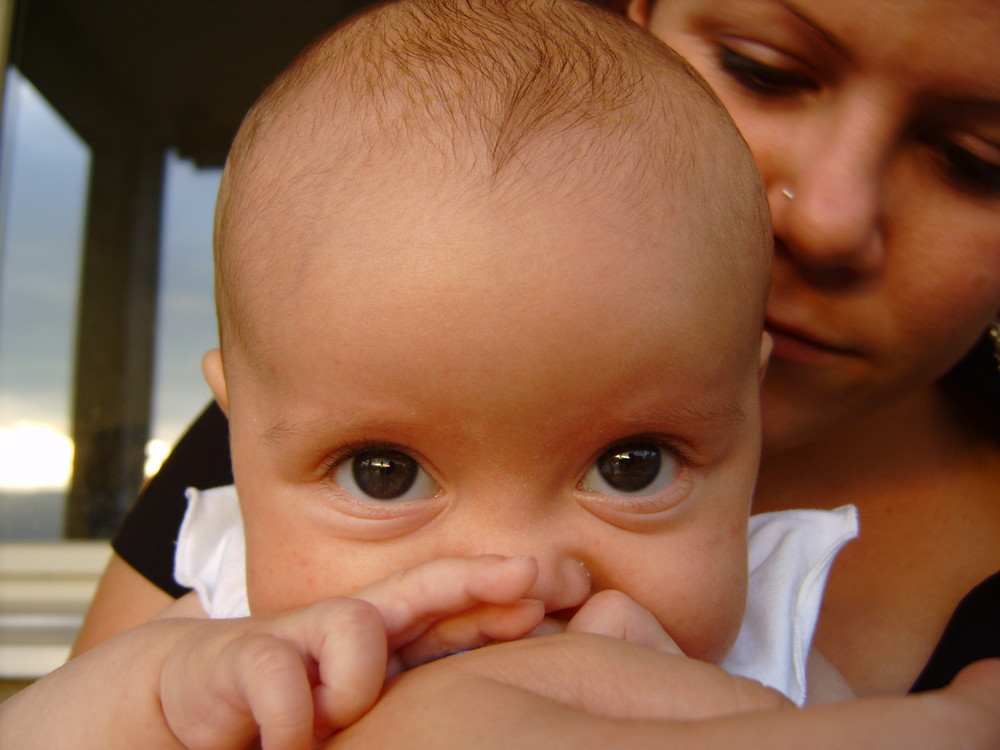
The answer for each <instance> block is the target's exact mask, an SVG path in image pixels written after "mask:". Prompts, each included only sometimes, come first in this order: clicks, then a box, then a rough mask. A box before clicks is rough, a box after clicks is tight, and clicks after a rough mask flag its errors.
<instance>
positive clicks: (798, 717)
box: [328, 636, 1000, 750]
mask: <svg viewBox="0 0 1000 750" xmlns="http://www.w3.org/2000/svg"><path fill="white" fill-rule="evenodd" d="M678 658H682V657H671V656H670V655H660V654H655V653H651V652H650V651H649V650H648V649H639V648H637V647H634V646H632V645H630V644H627V643H624V642H621V641H614V640H611V639H602V638H599V637H594V636H570V637H566V636H554V637H551V638H546V639H536V641H535V642H532V641H520V642H516V643H512V644H503V645H500V646H491V647H489V648H486V649H479V650H478V651H475V652H471V653H468V654H462V655H459V656H456V657H450V658H447V659H442V660H439V661H437V662H433V663H432V664H429V665H426V666H424V667H420V668H418V669H416V670H412V671H410V672H407V673H405V674H403V675H401V676H400V677H399V678H397V679H396V680H395V681H394V682H393V683H391V685H390V687H389V689H388V690H387V691H386V693H385V695H384V696H383V698H382V699H381V701H380V702H379V703H378V704H376V706H375V708H374V709H372V711H370V712H369V713H368V714H367V715H366V716H365V717H364V718H363V719H362V720H361V721H359V722H358V723H357V724H355V725H354V726H352V727H351V728H350V729H348V730H345V731H344V732H341V733H340V734H339V735H337V736H336V737H335V738H334V739H333V741H332V742H331V743H329V744H328V747H329V748H337V749H340V748H351V747H381V746H391V745H393V744H394V743H395V742H398V740H399V738H400V736H404V737H405V738H406V744H407V746H408V747H419V748H423V747H435V748H447V747H456V748H459V747H461V748H465V747H469V746H475V747H477V748H486V749H487V750H488V749H489V748H492V747H496V748H498V750H499V748H509V747H518V748H533V747H538V748H545V750H553V749H556V750H557V749H558V748H563V747H565V748H566V749H567V750H576V748H590V747H593V748H606V747H616V748H656V750H661V749H666V750H670V749H671V748H689V749H690V748H698V750H712V749H713V748H719V749H720V750H722V749H723V748H725V749H726V750H728V749H729V748H732V747H740V748H747V749H749V750H754V749H755V748H761V749H763V748H772V749H773V748H789V750H792V749H794V750H799V748H802V747H809V748H811V750H825V749H826V748H829V749H830V750H834V748H836V749H838V750H839V749H840V748H845V747H849V748H852V750H867V749H869V748H870V749H871V750H876V749H877V750H883V749H884V748H886V747H905V748H908V750H921V749H923V748H926V750H951V749H952V748H954V750H995V749H996V748H997V747H1000V714H998V712H997V711H996V706H997V705H998V704H1000V662H998V661H993V662H980V663H979V664H976V665H974V666H972V667H970V668H968V669H967V670H966V671H965V672H963V673H962V675H960V676H959V678H957V679H956V681H955V682H954V683H953V684H952V686H950V687H949V688H947V689H945V690H943V691H937V692H930V693H925V694H922V695H918V696H899V697H884V698H866V699H861V700H852V701H845V702H841V703H834V704H827V705H822V706H816V707H810V708H805V709H795V708H789V707H788V705H789V704H788V703H787V702H783V701H780V700H776V699H775V697H774V695H773V691H766V690H765V689H764V688H762V687H761V686H759V685H756V684H755V683H752V682H751V681H748V680H742V679H740V678H733V677H731V676H729V675H726V674H725V673H724V672H722V670H719V669H717V668H715V667H712V666H710V665H707V664H704V663H702V662H697V661H694V660H685V661H677V659H678ZM691 719H697V720H694V721H692V720H691Z"/></svg>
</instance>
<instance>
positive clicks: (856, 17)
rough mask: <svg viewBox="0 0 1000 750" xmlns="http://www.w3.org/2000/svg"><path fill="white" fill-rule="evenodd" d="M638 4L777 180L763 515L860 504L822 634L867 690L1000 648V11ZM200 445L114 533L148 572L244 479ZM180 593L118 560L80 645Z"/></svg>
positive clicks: (913, 681) (208, 430)
mask: <svg viewBox="0 0 1000 750" xmlns="http://www.w3.org/2000/svg"><path fill="white" fill-rule="evenodd" d="M625 11H626V12H627V13H628V15H629V16H630V17H631V18H632V19H633V20H635V21H636V22H638V23H640V24H645V25H647V26H648V27H649V29H650V30H651V31H652V32H653V33H655V34H657V35H659V36H660V37H662V38H663V39H664V40H665V41H667V42H668V43H670V44H671V45H672V46H674V47H675V48H676V49H677V50H678V51H680V52H681V53H682V54H684V55H685V56H686V57H687V58H688V59H689V60H690V61H691V62H692V64H694V66H695V67H696V68H697V69H698V70H699V71H700V72H701V73H702V74H703V75H704V76H705V77H706V78H707V79H708V81H709V82H710V83H711V84H712V86H713V87H714V88H715V90H716V91H717V93H718V94H719V96H720V97H721V98H722V100H723V102H724V103H725V104H726V105H727V107H728V108H729V109H730V111H731V113H732V114H733V117H734V119H735V120H736V123H737V124H738V125H739V126H740V128H741V130H742V132H743V133H744V135H745V137H746V139H747V141H748V142H749V144H750V146H751V148H752V149H753V151H754V154H755V156H756V158H757V161H758V165H759V167H760V170H761V172H762V174H763V176H764V179H765V183H766V186H767V189H768V194H769V199H770V202H771V208H772V212H773V217H774V229H775V239H776V259H775V269H774V276H773V285H772V295H771V299H770V302H769V306H768V324H769V330H770V332H771V334H772V336H773V337H774V341H775V347H774V355H773V358H772V362H771V365H770V369H769V372H768V375H767V378H766V380H765V384H764V406H765V422H766V424H765V433H766V434H765V457H764V463H763V467H762V471H761V477H760V485H759V494H758V499H757V501H756V504H755V511H757V512H762V511H768V510H776V509H781V508H788V507H819V508H831V507H835V506H839V505H843V504H844V503H854V504H855V505H857V506H858V508H859V510H860V518H861V530H862V531H861V535H860V538H859V539H858V540H857V541H856V542H854V543H853V544H852V545H850V546H848V548H847V549H846V550H845V551H844V552H843V553H842V555H841V557H840V558H839V559H838V561H837V563H836V565H835V567H834V570H833V574H832V576H831V579H830V582H829V585H828V588H827V594H826V598H825V604H824V609H823V613H822V615H821V619H820V624H819V629H818V632H817V640H816V642H817V645H818V647H819V648H820V650H821V651H823V652H824V653H825V654H826V655H827V656H828V657H829V659H830V660H831V661H832V662H833V664H834V665H835V666H836V667H837V668H839V670H840V671H841V672H842V673H843V674H844V675H845V676H846V677H847V679H848V680H849V682H850V683H851V684H852V685H853V687H854V688H855V690H857V691H858V692H859V693H860V694H892V693H903V692H906V691H907V690H909V689H911V688H918V689H923V688H929V687H934V686H937V685H941V684H945V683H947V682H949V681H950V679H951V677H952V676H953V675H954V674H955V672H956V671H957V669H958V668H960V667H961V666H963V665H964V664H966V663H968V662H970V661H972V660H975V659H976V658H979V657H982V656H986V655H990V654H993V655H1000V647H998V643H997V637H998V636H997V633H998V632H1000V628H998V627H997V625H996V623H997V621H998V620H997V611H998V607H1000V591H998V589H1000V580H998V578H997V571H998V570H1000V490H998V487H1000V429H998V423H1000V419H998V414H1000V410H998V404H997V401H996V397H997V392H998V390H1000V373H998V372H997V370H996V366H997V362H996V361H993V359H992V355H991V351H990V349H989V344H988V343H983V344H982V345H981V346H983V347H986V348H985V349H977V350H976V351H975V352H973V353H971V354H970V353H969V352H970V350H971V349H972V348H973V347H974V346H975V345H976V343H977V341H983V342H988V341H989V339H988V336H987V331H988V329H989V327H990V325H991V323H992V324H993V325H996V318H997V314H998V310H1000V57H998V56H997V55H996V43H995V40H996V39H997V38H1000V5H998V4H997V3H995V2H993V0H905V1H904V2H897V3H872V2H870V1H869V0H837V2H832V1H831V0H661V1H660V2H659V3H658V4H655V5H652V4H650V3H648V2H647V0H632V2H630V3H629V4H628V6H627V8H625ZM998 346H1000V345H998ZM998 356H1000V355H998ZM963 357H966V358H967V359H968V358H978V359H976V360H975V362H974V363H972V364H971V365H970V364H969V363H968V362H967V363H966V365H965V366H971V367H972V368H973V370H974V371H975V372H976V373H977V376H976V377H978V378H981V379H982V380H983V384H984V385H985V389H984V392H983V393H979V392H978V391H976V386H974V385H973V381H972V380H971V379H969V378H968V377H967V376H966V375H965V374H964V373H963V372H960V371H957V370H955V367H956V363H958V362H959V361H960V360H962V359H963ZM990 368H992V369H990ZM990 398H992V399H994V400H993V401H992V403H991V402H990V400H989V399H990ZM216 418H217V417H216ZM214 428H215V432H214V433H213V422H212V421H211V418H209V422H208V423H207V426H206V425H204V424H203V425H201V426H200V427H197V428H196V431H197V433H196V434H201V435H207V436H208V439H209V443H210V445H211V447H212V450H213V451H215V452H216V453H217V454H218V457H217V459H213V461H216V460H217V461H218V462H221V461H223V458H224V451H225V445H224V440H223V438H222V434H223V432H224V430H223V429H222V428H221V424H220V423H218V422H216V423H214ZM213 434H214V437H213ZM185 450H187V449H186V448H185V443H182V447H181V448H180V449H179V451H178V454H177V456H176V457H175V459H174V462H173V463H172V464H171V466H170V467H169V468H168V469H167V470H166V471H167V472H168V473H167V474H166V475H165V477H164V478H162V479H160V480H159V481H158V482H154V484H153V485H151V487H150V488H149V489H148V490H147V493H146V495H145V497H144V498H143V500H141V501H140V503H139V509H138V510H137V511H136V514H135V515H134V516H133V529H132V530H129V528H128V527H126V531H125V532H123V536H122V537H121V538H120V539H119V541H118V543H117V549H118V550H119V551H120V552H121V553H122V554H124V555H125V556H127V557H128V559H130V560H132V561H133V562H134V563H135V564H136V565H141V566H142V567H143V569H145V570H148V569H149V566H148V561H143V560H141V559H140V558H141V557H147V556H149V555H148V554H146V553H147V552H148V551H149V550H150V549H151V548H150V542H149V538H148V536H147V535H148V534H149V533H150V532H149V531H148V530H146V529H145V528H143V522H142V518H143V516H144V515H146V516H147V517H149V516H150V515H151V517H152V518H153V519H154V520H153V524H152V525H153V526H157V525H160V529H159V531H158V532H157V533H158V534H159V535H160V536H161V537H164V540H165V544H163V545H161V549H162V550H163V551H162V552H161V553H160V554H159V558H157V554H156V553H155V552H154V553H153V554H152V557H154V558H157V559H158V563H159V565H160V566H161V568H162V569H164V570H168V569H169V567H168V566H169V565H170V562H171V561H170V548H171V542H172V537H170V536H166V535H172V534H173V533H175V530H176V524H175V522H174V521H173V520H171V521H170V522H169V523H167V522H166V521H165V520H164V519H163V518H162V517H161V516H159V515H158V514H159V513H160V508H161V507H162V506H163V505H164V503H168V504H169V503H173V504H174V507H175V508H180V503H181V502H182V501H181V499H180V498H181V493H180V492H179V487H176V488H172V489H171V492H172V499H168V500H165V499H164V497H163V496H161V495H158V494H156V493H157V492H158V491H159V489H160V487H161V486H162V485H165V484H169V483H170V482H172V481H175V480H176V481H177V482H178V483H179V484H180V485H183V484H193V485H196V486H198V485H199V484H209V483H210V484H216V483H221V482H225V481H226V479H227V478H228V477H227V476H226V475H225V471H226V469H225V466H224V463H213V464H212V471H216V470H221V471H222V475H220V476H212V477H209V478H208V479H209V481H208V482H202V483H199V482H198V477H197V475H196V473H194V472H196V471H197V469H195V468H194V466H195V464H197V463H199V461H204V460H205V459H203V458H202V459H199V457H198V455H197V454H198V453H199V452H200V450H201V449H199V448H196V449H194V450H193V452H194V453H195V454H196V455H195V457H194V459H193V460H192V461H187V460H186V459H185V458H184V451H185ZM203 465H204V464H203ZM178 477H179V479H178ZM150 508H152V511H150ZM177 512H179V511H177ZM165 527H169V528H165ZM136 529H139V530H136ZM136 544H138V545H141V547H142V549H143V551H144V554H143V555H139V556H136V555H135V554H134V552H133V550H134V547H135V546H136ZM163 585H165V586H168V585H169V583H167V582H164V583H163ZM977 587H978V588H977ZM171 593H175V592H171ZM169 598H170V597H169V595H168V594H167V593H165V592H164V591H162V590H160V589H157V588H155V587H154V586H152V585H151V584H149V583H148V582H147V581H146V580H145V579H144V578H142V576H141V575H140V574H139V573H137V572H136V570H135V569H133V568H132V567H131V566H130V565H129V564H128V563H126V562H125V561H124V559H122V558H120V557H119V558H115V559H114V560H113V561H112V563H111V566H110V567H109V570H108V572H107V573H106V575H105V578H104V580H103V582H102V585H101V588H100V590H99V593H98V595H97V598H96V600H95V603H94V606H93V608H92V610H91V612H90V614H89V615H88V620H87V623H86V625H85V627H84V629H83V631H82V633H81V636H80V640H79V642H78V644H77V650H78V651H79V650H82V649H85V648H87V647H89V646H90V645H92V644H94V643H96V642H97V641H100V640H103V639H104V638H106V637H107V636H108V635H110V634H111V633H113V632H116V631H118V630H120V629H122V628H124V627H127V626H129V625H131V624H133V623H135V622H139V621H143V620H146V619H148V618H149V617H150V616H151V615H152V614H154V613H155V612H156V611H158V610H159V609H161V608H162V606H163V605H164V604H165V603H167V602H168V601H169ZM963 600H965V604H964V605H962V606H961V607H960V606H959V604H960V602H963ZM966 610H971V612H968V611H966ZM953 615H956V618H957V619H956V621H955V622H953V624H952V626H951V627H950V628H949V631H950V632H949V633H945V630H946V626H948V623H949V620H951V619H952V616H953ZM951 631H953V632H951ZM969 646H971V647H972V648H971V649H968V650H967V647H969ZM936 650H937V653H935V651H936Z"/></svg>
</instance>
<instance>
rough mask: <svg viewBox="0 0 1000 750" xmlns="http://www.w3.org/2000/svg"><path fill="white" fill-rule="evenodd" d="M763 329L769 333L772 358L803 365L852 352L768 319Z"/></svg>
mask: <svg viewBox="0 0 1000 750" xmlns="http://www.w3.org/2000/svg"><path fill="white" fill-rule="evenodd" d="M765 330H766V331H767V332H768V333H769V334H771V339H772V341H773V342H774V348H773V349H772V350H771V358H772V359H781V360H785V361H788V362H796V363H799V364H805V365H823V364H829V363H831V362H832V361H834V360H836V359H839V358H841V357H845V356H849V355H852V354H854V352H853V351H852V350H850V349H846V348H844V347H841V346H836V345H834V344H831V343H829V342H827V341H824V340H823V339H821V338H818V337H816V336H813V335H811V334H809V333H806V332H804V331H801V330H799V329H796V328H793V327H791V326H785V325H781V324H779V323H775V322H774V321H772V320H770V319H768V320H767V322H766V324H765Z"/></svg>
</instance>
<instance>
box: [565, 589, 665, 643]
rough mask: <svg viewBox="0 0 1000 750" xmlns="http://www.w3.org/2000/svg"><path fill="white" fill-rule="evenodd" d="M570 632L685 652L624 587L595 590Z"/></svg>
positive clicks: (568, 624) (570, 627)
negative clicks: (622, 589)
mask: <svg viewBox="0 0 1000 750" xmlns="http://www.w3.org/2000/svg"><path fill="white" fill-rule="evenodd" d="M566 632H567V633H591V634H593V635H606V636H610V637H611V638H618V639H620V640H623V641H628V642H629V643H634V644H636V645H638V646H646V647H647V648H655V649H657V650H658V651H663V652H664V653H668V654H680V653H681V650H680V648H678V646H677V644H676V643H675V642H674V639H673V638H671V637H670V636H669V635H667V633H666V631H665V630H664V629H663V626H662V625H660V623H659V622H658V621H657V619H656V618H655V617H653V615H652V613H651V612H650V611H649V610H648V609H646V608H645V607H641V606H640V605H638V604H636V602H635V601H633V600H632V599H631V598H630V597H629V596H627V595H626V594H623V593H622V592H621V591H613V590H610V589H609V590H605V591H599V592H598V593H596V594H594V595H593V596H592V597H590V599H588V600H587V601H586V603H584V605H583V606H582V607H580V610H579V611H578V612H577V613H576V614H575V615H574V616H573V619H572V620H570V621H569V623H567V625H566Z"/></svg>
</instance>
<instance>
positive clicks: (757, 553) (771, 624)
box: [723, 505, 858, 705]
mask: <svg viewBox="0 0 1000 750" xmlns="http://www.w3.org/2000/svg"><path fill="white" fill-rule="evenodd" d="M857 534H858V516H857V509H856V508H854V506H850V505H849V506H844V507H842V508H837V509H836V510H829V511H827V510H789V511H780V512H777V513H763V514H760V515H756V516H751V518H750V534H749V560H750V579H749V590H748V595H747V610H746V614H745V615H744V617H743V627H742V628H741V630H740V633H739V636H738V637H737V639H736V644H735V645H734V646H733V649H732V651H731V652H730V653H729V656H727V657H726V660H725V662H724V663H723V667H724V668H725V669H726V670H727V671H729V672H731V673H733V674H738V675H742V676H744V677H750V678H753V679H755V680H758V681H760V682H762V683H764V684H765V685H768V686H770V687H773V688H776V689H778V690H780V691H781V692H782V693H784V694H785V695H787V696H788V697H789V698H790V699H791V700H792V701H794V702H795V703H796V704H798V705H802V704H803V703H804V702H805V699H806V685H807V683H806V666H807V664H808V660H809V649H810V647H811V646H812V639H813V633H814V632H815V630H816V620H817V618H818V617H819V608H820V604H821V603H822V601H823V589H824V587H825V586H826V579H827V576H828V575H829V573H830V567H831V566H832V565H833V560H834V558H835V557H836V556H837V553H838V552H840V550H841V548H842V547H843V546H844V545H845V544H846V543H847V542H849V541H850V540H851V539H854V538H855V537H856V536H857Z"/></svg>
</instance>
